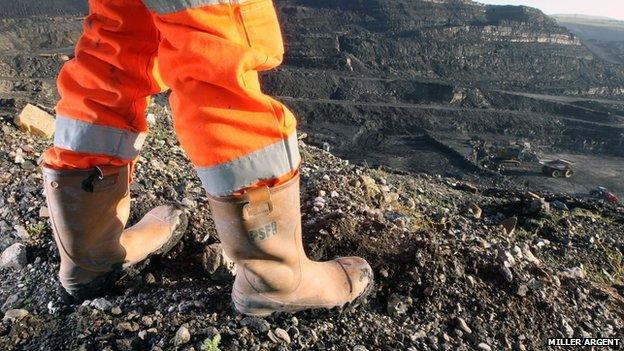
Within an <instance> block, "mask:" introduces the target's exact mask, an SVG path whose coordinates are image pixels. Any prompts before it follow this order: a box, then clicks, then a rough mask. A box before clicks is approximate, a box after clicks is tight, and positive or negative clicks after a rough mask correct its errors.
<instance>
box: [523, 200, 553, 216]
mask: <svg viewBox="0 0 624 351" xmlns="http://www.w3.org/2000/svg"><path fill="white" fill-rule="evenodd" d="M525 212H526V213H527V214H541V213H548V212H550V204H549V203H548V202H546V200H544V199H539V200H532V201H530V202H529V203H528V204H527V205H526V208H525Z"/></svg>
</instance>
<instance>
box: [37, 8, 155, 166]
mask: <svg viewBox="0 0 624 351" xmlns="http://www.w3.org/2000/svg"><path fill="white" fill-rule="evenodd" d="M159 37H160V34H159V32H158V30H157V29H156V27H155V26H154V24H153V22H152V19H151V16H150V14H149V12H148V11H147V10H146V9H145V6H143V4H142V3H141V2H140V1H139V0H109V1H105V0H91V1H89V15H88V17H87V18H86V19H85V21H84V25H83V34H82V36H81V38H80V40H79V41H78V43H77V45H76V56H75V58H74V59H72V60H70V61H68V62H67V63H66V64H65V65H64V66H63V68H62V70H61V72H60V74H59V77H58V80H57V84H58V90H59V93H60V95H61V100H60V101H59V102H58V104H57V106H56V112H57V119H56V132H55V135H54V147H52V148H50V149H49V150H47V151H46V152H45V154H44V155H43V160H44V162H45V164H46V165H48V166H49V167H52V168H55V169H87V168H92V167H95V166H102V165H110V166H123V165H127V164H129V163H130V162H131V161H132V160H134V159H135V158H136V157H137V156H138V154H139V151H140V148H141V145H142V144H143V141H144V139H145V135H146V132H147V122H146V119H145V116H144V113H145V109H146V107H147V103H148V99H149V97H150V96H151V95H152V94H154V93H157V92H159V91H160V90H161V87H160V86H159V84H158V82H159V78H157V77H155V75H154V74H153V73H154V65H155V62H156V53H157V50H158V45H159Z"/></svg>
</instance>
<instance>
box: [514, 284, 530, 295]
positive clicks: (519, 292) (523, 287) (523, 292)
mask: <svg viewBox="0 0 624 351" xmlns="http://www.w3.org/2000/svg"><path fill="white" fill-rule="evenodd" d="M528 291H529V288H528V287H527V286H526V285H524V284H521V285H520V286H518V290H516V294H517V295H518V296H523V297H524V296H526V294H527V292H528Z"/></svg>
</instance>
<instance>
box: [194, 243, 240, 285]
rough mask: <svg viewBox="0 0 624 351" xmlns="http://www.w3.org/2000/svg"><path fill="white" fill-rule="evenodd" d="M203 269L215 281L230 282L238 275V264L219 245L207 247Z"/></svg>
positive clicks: (202, 259) (202, 258)
mask: <svg viewBox="0 0 624 351" xmlns="http://www.w3.org/2000/svg"><path fill="white" fill-rule="evenodd" d="M201 263H202V267H204V270H206V272H207V273H208V274H210V278H211V279H213V280H215V281H222V282H225V281H230V280H231V279H232V278H233V277H234V275H236V264H235V263H234V261H233V260H232V259H230V258H229V257H228V256H227V255H226V253H225V251H224V250H223V247H222V246H221V244H219V243H215V244H210V245H207V246H206V247H205V248H204V252H203V254H202V257H201Z"/></svg>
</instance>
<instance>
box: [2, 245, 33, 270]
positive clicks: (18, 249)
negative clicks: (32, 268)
mask: <svg viewBox="0 0 624 351" xmlns="http://www.w3.org/2000/svg"><path fill="white" fill-rule="evenodd" d="M27 263H28V255H27V250H26V246H24V244H20V243H16V244H13V245H11V246H9V247H8V248H6V249H5V250H4V252H2V257H0V267H3V268H15V269H21V268H23V267H24V266H26V264H27Z"/></svg>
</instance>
